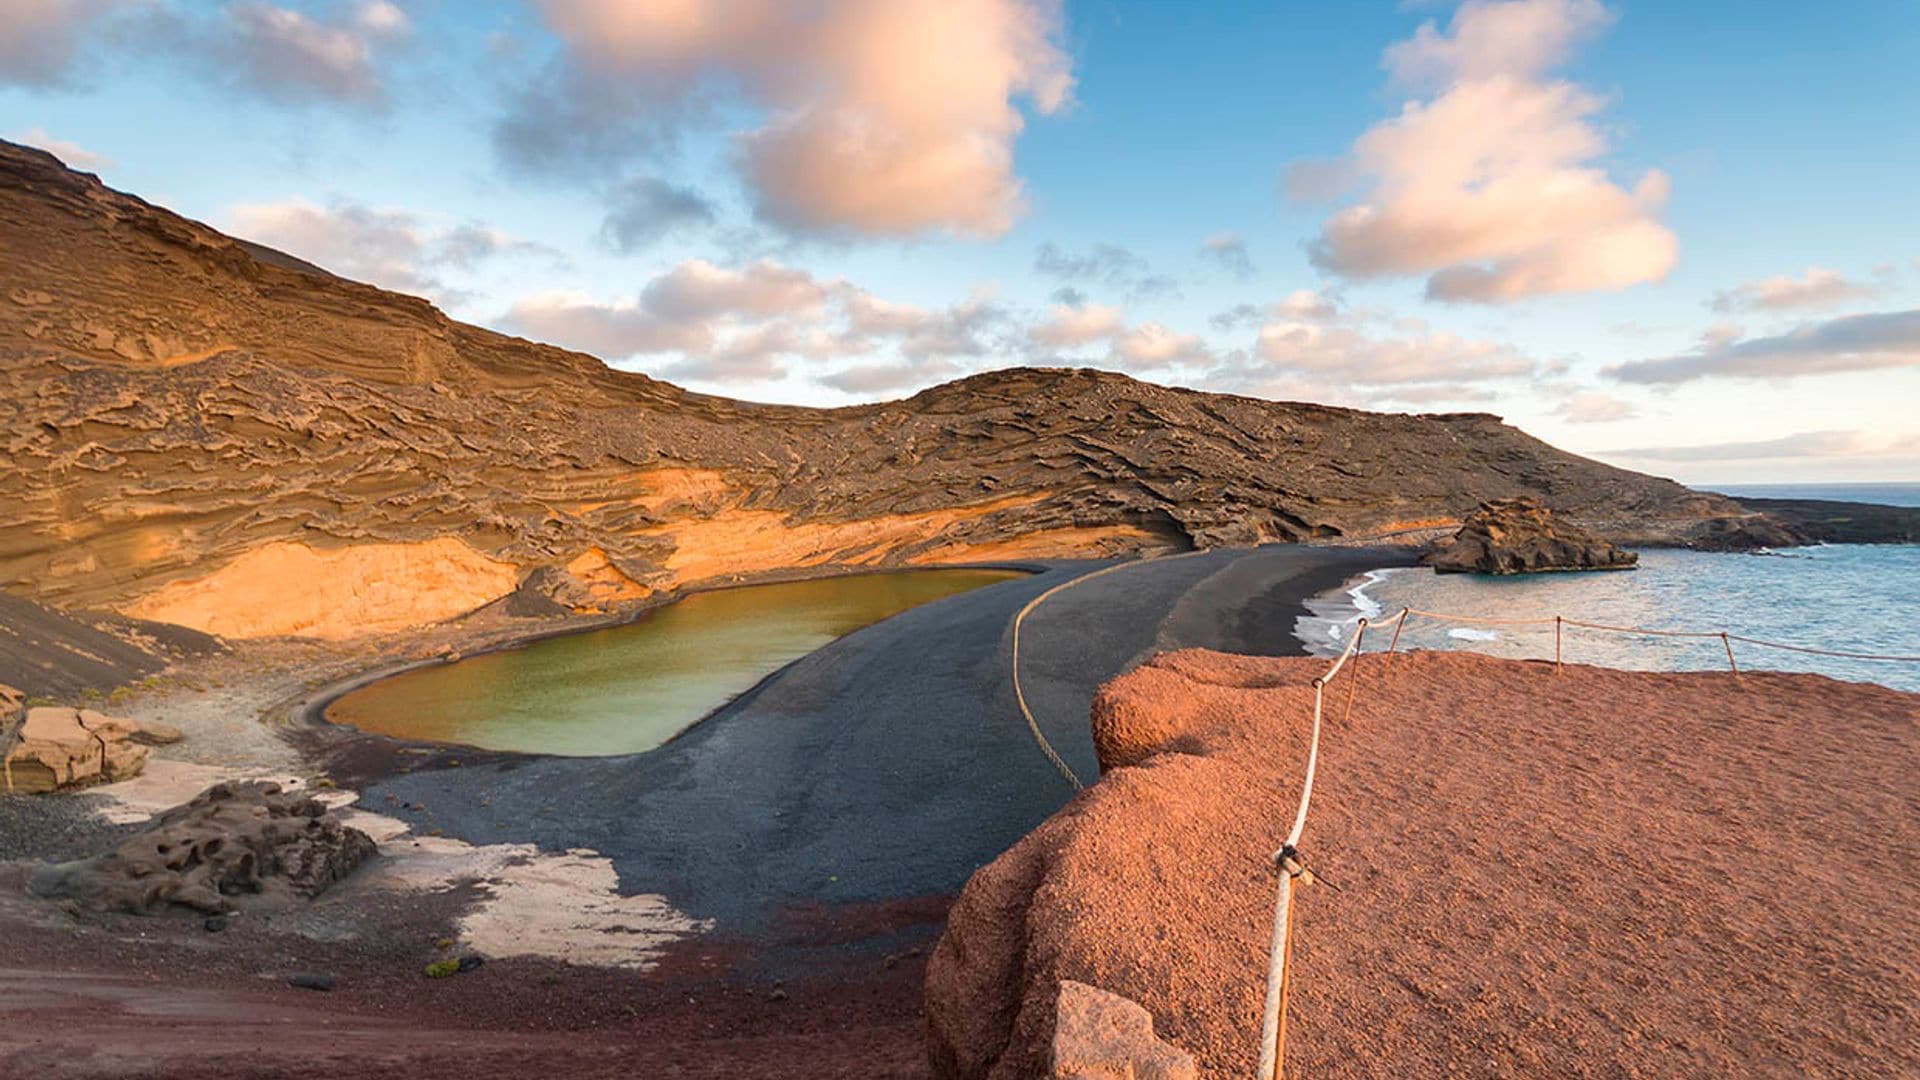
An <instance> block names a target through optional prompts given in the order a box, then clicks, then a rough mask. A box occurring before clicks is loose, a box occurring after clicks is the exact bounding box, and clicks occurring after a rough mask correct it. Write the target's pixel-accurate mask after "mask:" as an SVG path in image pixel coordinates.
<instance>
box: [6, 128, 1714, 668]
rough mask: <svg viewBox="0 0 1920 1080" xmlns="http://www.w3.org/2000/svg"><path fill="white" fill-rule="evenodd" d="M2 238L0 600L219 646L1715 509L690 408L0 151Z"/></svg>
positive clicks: (841, 416) (1233, 432) (1217, 402)
mask: <svg viewBox="0 0 1920 1080" xmlns="http://www.w3.org/2000/svg"><path fill="white" fill-rule="evenodd" d="M0 234H4V235H5V237H6V243H5V244H4V245H0V282H5V283H6V286H5V291H4V292H0V430H4V431H5V432H7V435H6V436H5V438H6V447H7V453H6V456H5V458H4V459H3V460H4V464H0V505H4V506H6V507H7V508H8V513H7V514H5V515H0V588H5V589H7V590H10V591H13V592H16V593H19V594H21V595H23V596H25V597H27V598H28V599H32V600H34V601H36V602H39V603H45V604H52V605H57V606H60V607H63V608H67V609H73V610H79V609H99V608H106V609H112V610H116V611H119V612H122V613H128V612H139V613H141V614H143V615H144V616H145V617H148V618H152V619H157V620H161V621H167V622H176V623H181V624H183V625H188V626H193V627H196V628H199V629H204V630H214V631H217V632H220V633H224V634H228V635H232V636H235V637H253V636H265V635H274V634H292V633H300V634H312V635H322V636H348V635H352V634H356V633H363V632H365V631H366V630H368V629H376V628H377V629H385V628H393V627H396V626H400V625H404V624H407V623H411V622H415V621H421V620H428V619H434V618H439V617H442V616H444V615H445V614H447V613H449V612H457V611H462V610H467V609H471V608H475V607H479V606H480V605H483V604H487V603H490V602H493V601H496V600H499V599H501V598H502V597H506V596H509V595H516V594H517V595H518V597H519V599H518V600H517V601H516V602H515V603H514V604H512V605H508V606H509V607H512V608H515V609H518V610H566V609H576V608H592V609H603V608H607V607H611V606H618V605H620V604H623V603H631V602H634V600H635V598H638V597H644V596H646V595H649V594H651V593H653V592H657V591H659V590H663V589H672V588H676V587H681V586H686V585H691V584H697V583H699V582H703V581H710V580H715V579H722V578H725V579H732V578H734V577H736V576H751V575H754V574H759V573H764V572H770V571H774V570H781V571H787V570H792V569H795V568H802V567H811V566H879V565H904V564H919V563H938V562H957V561H966V560H973V559H983V558H986V559H1006V558H1018V557H1023V556H1034V557H1038V556H1051V555H1113V554H1123V553H1128V552H1150V551H1168V550H1180V549H1186V548H1191V547H1195V546H1229V545H1251V544H1257V543H1261V542H1268V541H1293V540H1304V539H1341V538H1355V537H1367V536H1374V535H1377V534H1392V535H1397V536H1402V537H1416V538H1420V539H1425V538H1426V537H1427V536H1430V535H1434V534H1437V533H1444V532H1445V531H1448V530H1451V529H1452V528H1455V527H1457V525H1458V523H1459V520H1460V518H1461V516H1462V515H1464V514H1466V513H1468V512H1470V511H1471V510H1472V509H1473V508H1474V507H1475V506H1477V505H1478V504H1479V503H1480V501H1482V500H1484V499H1490V498H1500V497H1507V496H1513V495H1531V496H1534V497H1536V498H1538V499H1540V500H1541V501H1542V503H1543V504H1544V505H1547V506H1550V507H1552V508H1553V509H1554V511H1555V512H1556V513H1557V514H1559V515H1561V516H1563V517H1566V518H1569V519H1573V520H1578V521H1583V522H1586V523H1588V524H1590V525H1592V526H1593V527H1597V528H1602V529H1604V531H1606V532H1607V533H1608V534H1609V535H1613V536H1617V537H1622V538H1628V537H1632V538H1636V539H1646V540H1663V539H1664V540H1666V541H1668V542H1678V541H1680V540H1683V539H1684V537H1685V536H1686V535H1687V534H1688V533H1689V531H1690V530H1693V529H1695V528H1697V527H1699V526H1700V525H1701V523H1702V522H1704V521H1707V520H1711V519H1713V518H1714V517H1716V516H1724V515H1726V514H1729V513H1735V512H1737V508H1736V507H1735V506H1734V504H1732V503H1731V502H1729V501H1728V500H1726V499H1724V498H1721V497H1718V496H1708V495H1701V494H1698V493H1695V492H1691V491H1688V490H1687V489H1686V488H1684V487H1681V486H1680V485H1679V484H1676V483H1673V482H1671V481H1668V480H1661V479H1656V478H1654V477H1650V476H1644V475H1641V474H1637V473H1632V472H1628V471H1625V470H1621V469H1615V468H1610V467H1608V466H1605V465H1602V464H1600V463H1598V462H1594V461H1591V460H1588V459H1585V458H1581V457H1577V456H1575V455H1572V454H1567V453H1563V452H1561V451H1559V450H1555V449H1554V448H1552V447H1550V446H1547V445H1546V444H1544V443H1541V442H1540V441H1538V440H1536V439H1533V438H1531V437H1529V436H1527V435H1526V434H1524V433H1522V432H1520V431H1517V430H1515V429H1514V428H1512V427H1509V426H1507V425H1506V424H1503V423H1501V422H1500V420H1499V419H1498V418H1497V417H1493V416H1488V415H1484V414H1444V415H1423V416H1405V415H1387V414H1376V413H1367V412H1361V411H1357V410H1352V409H1337V408H1328V407H1323V406H1317V405H1307V404H1299V403H1286V402H1272V401H1262V400H1257V399H1253V398H1246V397H1236V396H1232V395H1224V394H1205V393H1196V392H1192V391H1186V390H1177V389H1170V388H1167V387H1161V386H1154V385H1151V384H1147V383H1142V382H1139V381H1136V380H1134V379H1130V378H1126V377H1124V376H1120V375H1115V374H1110V373H1103V372H1094V371H1081V370H1033V369H1018V370H1010V371H1002V372H994V373H990V374H983V375H977V376H973V377H971V378H967V379H963V380H960V381H958V382H954V383H950V384H947V385H944V386H939V387H935V388H933V389H930V390H927V391H925V392H923V393H920V394H916V395H914V396H913V397H911V398H908V399H906V400H904V401H894V402H886V403H882V404H875V405H862V406H857V407H852V408H841V409H806V408H794V407H784V406H766V405H755V404H749V403H745V402H737V401H730V400H726V399H723V398H715V397H709V396H705V395H700V394H694V393H689V392H687V391H685V390H682V389H680V388H678V387H675V386H671V385H669V384H666V383H663V382H659V381H657V380H654V379H650V378H647V377H646V376H643V375H638V374H633V373H629V372H623V371H615V370H612V369H610V368H608V367H606V366H605V365H604V364H602V363H601V362H599V361H598V360H595V359H593V358H592V357H589V356H585V355H582V354H580V353H574V352H568V351H566V350H563V349H557V348H552V347H549V346H545V345H539V344H535V343H532V342H528V341H524V340H520V339H516V338H511V337H508V336H505V335H502V334H498V333H494V332H491V331H488V330H484V329H480V328H478V327H473V326H468V325H464V324H461V323H458V322H455V321H453V320H451V319H449V318H447V317H446V316H445V315H444V314H442V313H441V312H439V311H438V310H436V309H435V308H434V307H433V306H432V305H430V304H428V303H427V302H426V301H424V300H420V299H417V298H414V297H408V296H401V295H397V294H394V293H390V292H385V291H382V290H380V289H376V288H372V287H370V286H366V285H361V284H358V283H355V282H351V281H347V280H345V279H342V278H339V277H335V276H333V275H331V274H325V273H320V272H316V271H315V269H314V268H313V267H311V266H306V265H303V264H300V263H298V262H297V261H293V260H288V259H286V258H284V257H278V256H277V255H276V253H272V252H267V251H265V250H264V249H261V248H259V247H257V246H254V245H248V244H244V243H241V242H237V241H235V240H234V239H232V238H230V237H227V236H224V235H222V234H220V233H218V232H216V231H214V230H213V229H210V228H207V227H206V226H204V225H201V224H198V223H196V222H192V221H188V220H186V219H184V218H181V217H179V216H177V215H174V214H171V213H169V212H167V211H165V210H163V209H160V208H157V207H154V206H151V205H149V204H147V203H145V202H142V201H141V200H139V199H137V198H134V197H131V196H128V195H124V194H120V193H118V192H114V191H111V190H109V189H107V188H106V187H104V186H102V185H101V184H100V183H99V181H98V180H96V179H95V178H93V177H90V176H87V175H85V174H81V173H75V172H72V171H69V170H67V169H65V168H64V167H62V166H61V165H60V164H59V163H58V162H57V161H56V160H55V159H54V158H52V157H50V156H48V155H46V154H43V153H40V152H38V151H34V150H30V149H27V148H24V147H18V146H14V145H12V144H0ZM263 553H264V554H263ZM296 566H298V567H310V568H314V571H313V572H305V573H289V572H282V571H284V570H286V568H289V567H296ZM543 569H546V570H550V571H553V573H550V574H548V575H547V580H545V581H543V582H542V583H540V586H541V587H539V588H536V589H535V590H534V591H533V593H531V594H529V593H519V592H518V590H517V588H516V586H517V584H518V583H519V582H523V581H524V580H525V579H526V578H527V577H528V576H530V575H532V574H533V573H534V572H535V571H539V570H543ZM396 575H398V576H397V577H396ZM395 581H399V582H401V585H400V586H399V587H388V583H390V582H395ZM541 593H545V594H548V595H549V598H550V599H552V601H553V602H552V603H551V604H544V605H543V604H540V603H537V602H535V603H526V602H524V601H526V600H527V599H528V597H529V595H536V596H537V595H539V594H541Z"/></svg>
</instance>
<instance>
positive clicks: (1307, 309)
mask: <svg viewBox="0 0 1920 1080" xmlns="http://www.w3.org/2000/svg"><path fill="white" fill-rule="evenodd" d="M1273 310H1274V313H1275V314H1277V315H1279V316H1281V317H1282V318H1286V319H1294V320H1298V321H1301V322H1325V321H1326V320H1328V319H1331V318H1333V317H1334V316H1335V315H1336V314H1338V313H1339V306H1338V305H1337V304H1336V303H1335V302H1334V301H1333V300H1331V299H1329V298H1328V297H1327V295H1326V294H1325V293H1321V292H1316V291H1314V290H1313V289H1295V290H1294V291H1293V292H1291V293H1288V294H1287V298H1286V299H1285V300H1282V301H1280V302H1279V303H1278V304H1275V305H1274V308H1273Z"/></svg>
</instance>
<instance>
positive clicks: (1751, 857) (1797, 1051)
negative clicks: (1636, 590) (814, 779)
mask: <svg viewBox="0 0 1920 1080" xmlns="http://www.w3.org/2000/svg"><path fill="white" fill-rule="evenodd" d="M1325 667H1326V664H1325V662H1324V661H1321V660H1312V659H1265V658H1251V657H1237V656H1226V655H1221V654H1217V653H1207V652H1200V651H1194V652H1182V653H1175V654H1171V655H1166V656H1161V657H1158V658H1156V659H1155V660H1153V661H1152V662H1150V663H1149V664H1147V665H1146V666H1144V667H1142V668H1140V669H1138V670H1136V671H1134V672H1132V673H1130V674H1128V675H1126V676H1123V677H1121V678H1119V679H1117V680H1115V681H1113V682H1112V683H1109V684H1108V685H1107V686H1106V687H1105V688H1103V690H1102V691H1101V693H1100V695H1099V697H1098V698H1097V699H1096V701H1095V705H1094V732H1095V738H1096V740H1097V744H1098V747H1099V750H1100V754H1101V757H1102V760H1103V763H1104V765H1105V767H1106V769H1107V772H1106V774H1105V775H1104V776H1103V777H1102V778H1101V780H1100V782H1099V783H1098V784H1096V785H1094V786H1093V787H1092V788H1091V789H1089V790H1088V791H1087V792H1085V793H1084V794H1083V795H1081V796H1080V797H1078V798H1076V799H1075V800H1074V801H1073V802H1072V803H1071V804H1069V805H1068V806H1067V807H1066V808H1065V809H1063V810H1062V811H1061V812H1060V813H1059V814H1057V815H1055V816H1054V817H1053V818H1052V819H1051V820H1049V821H1048V822H1046V823H1045V824H1043V825H1042V826H1041V827H1040V828H1039V829H1037V830H1035V831H1034V832H1033V833H1032V834H1030V835H1029V836H1028V837H1026V838H1025V839H1024V840H1022V841H1021V842H1020V843H1019V844H1017V845H1015V846H1014V847H1013V848H1012V849H1011V850H1009V851H1008V852H1007V853H1006V854H1005V855H1003V856H1001V857H1000V858H999V859H997V860H995V861H994V862H993V863H991V864H990V865H988V866H986V867H983V868H982V869H981V870H980V871H979V873H977V874H976V875H975V876H974V878H973V880H972V881H971V882H970V883H969V884H968V885H967V887H966V889H965V890H964V891H963V893H962V894H961V896H960V899H959V901H958V902H957V903H956V905H955V906H954V908H953V911H952V914H951V916H950V918H949V922H948V928H947V932H946V935H945V937H944V938H943V939H942V941H941V943H940V945H939V947H938V948H937V949H936V951H935V953H934V955H933V957H932V959H931V962H930V964H929V967H928V972H927V994H926V1012H927V1025H928V1037H929V1051H930V1060H931V1063H932V1065H933V1067H934V1072H935V1074H936V1075H938V1076H943V1077H996V1078H1011V1077H1026V1076H1043V1075H1048V1074H1049V1069H1050V1067H1051V1064H1052V1063H1051V1061H1050V1058H1051V1055H1052V1054H1053V1051H1054V1045H1055V1039H1056V1036H1057V1029H1056V1017H1057V999H1058V995H1059V987H1060V986H1061V984H1062V982H1063V981H1069V980H1070V981H1073V982H1080V983H1085V984H1088V985H1090V986H1093V987H1098V988H1100V989H1101V990H1104V991H1107V992H1110V993H1113V994H1118V995H1121V996H1123V997H1125V998H1127V999H1130V1000H1131V1001H1133V1002H1137V1003H1138V1004H1139V1005H1140V1006H1141V1007H1143V1008H1144V1009H1145V1010H1146V1011H1147V1013H1148V1014H1150V1015H1151V1017H1152V1019H1153V1023H1154V1026H1155V1029H1156V1030H1157V1032H1158V1037H1159V1038H1160V1039H1161V1040H1163V1041H1164V1042H1166V1043H1167V1044H1170V1045H1171V1046H1173V1047H1176V1048H1178V1049H1180V1050H1182V1051H1185V1052H1188V1053H1191V1054H1193V1055H1194V1056H1195V1058H1196V1059H1197V1060H1198V1062H1199V1066H1200V1075H1202V1076H1205V1077H1221V1078H1224V1077H1245V1076H1249V1075H1252V1073H1253V1071H1254V1066H1255V1063H1256V1059H1257V1055H1258V1044H1259V1028H1260V1014H1261V1003H1262V999H1263V995H1264V992H1265V983H1264V978H1265V971H1266V962H1267V941H1268V935H1269V934H1270V932H1271V929H1272V924H1271V920H1272V904H1273V898H1274V888H1275V880H1274V871H1273V869H1272V864H1271V862H1270V859H1271V856H1272V852H1273V850H1274V848H1275V847H1276V846H1277V845H1278V844H1279V842H1280V840H1281V839H1282V837H1283V835H1284V833H1285V831H1286V828H1287V826H1288V825H1289V824H1290V822H1291V819H1292V815H1293V810H1294V806H1295V799H1296V797H1297V792H1298V784H1299V778H1300V768H1301V766H1302V764H1303V763H1304V760H1305V756H1306V729H1307V718H1308V711H1309V709H1310V705H1311V700H1312V699H1311V696H1310V695H1311V690H1310V687H1309V683H1310V681H1311V680H1312V678H1313V677H1314V676H1315V675H1317V674H1319V673H1320V672H1322V671H1323V670H1324V669H1325ZM1349 670H1350V671H1351V672H1352V674H1353V675H1354V676H1355V677H1356V678H1357V679H1358V682H1357V683H1354V684H1349V683H1348V682H1346V681H1345V678H1346V677H1345V676H1343V677H1342V679H1341V680H1340V681H1337V682H1335V683H1334V684H1333V686H1332V687H1331V688H1330V690H1329V696H1328V702H1329V715H1328V722H1327V729H1326V735H1325V738H1324V743H1323V747H1322V759H1321V760H1322V771H1321V774H1320V777H1319V781H1318V784H1317V785H1316V789H1315V801H1314V807H1313V816H1312V818H1311V820H1310V821H1309V825H1308V829H1307V833H1306V837H1305V843H1304V844H1303V850H1304V852H1305V855H1306V858H1307V861H1308V863H1309V864H1310V865H1311V866H1312V868H1313V869H1314V871H1315V872H1316V873H1317V874H1318V875H1320V877H1321V879H1322V880H1323V881H1325V882H1326V883H1327V884H1326V885H1315V886H1308V887H1305V888H1303V889H1302V890H1301V892H1300V893H1299V896H1298V904H1299V909H1298V922H1297V924H1296V930H1297V938H1296V944H1295V949H1294V953H1293V961H1294V963H1295V965H1296V967H1295V971H1296V975H1297V980H1296V981H1295V982H1294V984H1293V987H1292V999H1291V1008H1290V1011H1289V1021H1288V1042H1287V1067H1288V1069H1289V1075H1300V1076H1314V1077H1329V1076H1351V1077H1371V1076H1382V1075H1402V1076H1424V1075H1442V1074H1454V1073H1466V1074H1473V1075H1488V1076H1494V1075H1501V1076H1510V1075H1534V1076H1624V1075H1695V1076H1700V1075H1718V1076H1729V1075H1741V1076H1745V1075H1777V1076H1798V1075H1828V1076H1838V1075H1860V1074H1862V1073H1863V1072H1871V1073H1874V1074H1876V1075H1888V1076H1892V1075H1920V1044H1916V1043H1915V1042H1914V1040H1913V1038H1912V1033H1913V1032H1914V1031H1916V1030H1920V925H1917V924H1916V923H1915V921H1914V920H1913V918H1912V912H1913V911H1914V910H1916V908H1917V906H1920V822H1917V821H1916V818H1915V817H1914V814H1913V807H1914V806H1915V805H1917V804H1920V696H1916V695H1911V694H1902V693H1898V692H1896V691H1892V690H1887V689H1884V688H1881V687H1877V686H1872V685H1866V684H1853V683H1843V682H1837V681H1834V680H1831V679H1826V678H1822V677H1819V676H1812V675H1783V674H1771V673H1758V674H1755V673H1749V674H1747V675H1744V676H1742V677H1740V678H1738V679H1736V678H1734V677H1733V676H1731V675H1728V674H1723V673H1692V674H1648V673H1630V672H1620V671H1610V670H1605V669H1599V668H1587V667H1578V666H1569V667H1567V668H1565V669H1564V670H1563V671H1562V672H1561V673H1559V674H1555V673H1554V672H1553V670H1552V669H1551V667H1549V666H1547V665H1543V664H1534V663H1526V662H1517V661H1502V660H1495V659H1491V658H1487V657H1482V656H1477V655H1472V654H1449V653H1415V654H1410V655H1397V656H1391V657H1382V656H1365V657H1362V658H1360V659H1359V660H1358V661H1357V662H1356V663H1355V665H1354V666H1353V667H1352V668H1350V669H1349ZM1350 685H1351V686H1353V687H1354V688H1355V690H1356V691H1357V692H1356V695H1355V698H1354V705H1353V709H1352V713H1351V715H1350V716H1343V711H1344V708H1345V703H1346V698H1345V691H1346V690H1347V688H1348V687H1349V686H1350Z"/></svg>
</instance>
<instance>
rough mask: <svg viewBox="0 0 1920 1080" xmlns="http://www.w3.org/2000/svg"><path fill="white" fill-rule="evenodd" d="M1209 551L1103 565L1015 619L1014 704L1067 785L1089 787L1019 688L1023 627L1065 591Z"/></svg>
mask: <svg viewBox="0 0 1920 1080" xmlns="http://www.w3.org/2000/svg"><path fill="white" fill-rule="evenodd" d="M1210 550H1211V549H1209V548H1195V549H1194V550H1192V551H1183V552H1180V553H1179V554H1177V555H1157V556H1149V557H1147V558H1144V559H1129V560H1128V561H1126V562H1117V563H1114V564H1113V565H1112V566H1103V567H1101V568H1100V569H1098V570H1095V571H1094V572H1092V573H1091V574H1082V575H1080V576H1079V577H1076V578H1071V579H1069V580H1067V581H1063V582H1061V583H1060V584H1058V585H1055V586H1054V587H1053V588H1051V589H1048V590H1047V591H1046V592H1043V593H1041V594H1040V595H1039V596H1036V597H1034V598H1033V599H1031V600H1029V601H1027V604H1026V606H1025V607H1023V608H1021V609H1020V610H1019V612H1017V613H1016V614H1015V615H1014V616H1013V659H1012V663H1013V700H1014V703H1015V704H1016V705H1018V706H1019V707H1020V715H1021V716H1022V717H1024V718H1026V721H1027V731H1028V733H1029V734H1031V735H1032V736H1033V741H1034V745H1036V746H1038V747H1039V748H1040V752H1041V753H1042V754H1044V755H1046V758H1047V762H1048V763H1049V764H1051V765H1052V766H1053V768H1054V771H1055V772H1057V773H1059V774H1060V776H1061V778H1062V779H1064V780H1065V781H1066V782H1067V783H1069V784H1071V785H1073V790H1075V791H1085V790H1086V789H1087V785H1086V784H1084V783H1082V782H1081V780H1080V777H1079V776H1077V775H1075V773H1074V771H1073V767H1072V766H1071V765H1068V764H1067V761H1066V759H1065V758H1063V757H1061V756H1060V752H1059V751H1057V750H1055V749H1054V748H1053V743H1051V742H1049V741H1047V736H1046V734H1045V733H1044V732H1042V731H1041V730H1040V722H1039V721H1038V720H1036V719H1034V716H1033V710H1032V709H1031V708H1029V707H1028V705H1027V694H1026V690H1025V689H1024V688H1022V687H1021V685H1020V628H1021V627H1022V626H1023V625H1024V624H1025V623H1026V621H1027V616H1028V615H1031V614H1033V612H1034V610H1035V609H1036V608H1038V607H1039V606H1040V605H1041V604H1044V603H1046V602H1047V601H1048V600H1051V599H1053V598H1054V597H1055V596H1058V595H1060V594H1061V593H1063V592H1066V591H1067V590H1068V589H1071V588H1073V587H1074V586H1076V585H1084V584H1086V583H1087V582H1089V581H1092V580H1094V579H1095V578H1101V577H1105V576H1107V575H1108V574H1111V573H1114V572H1115V571H1118V570H1125V569H1128V568H1129V567H1135V566H1142V565H1145V564H1147V563H1160V562H1172V561H1173V560H1175V559H1185V558H1190V557H1192V556H1194V555H1205V554H1207V553H1208V551H1210Z"/></svg>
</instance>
